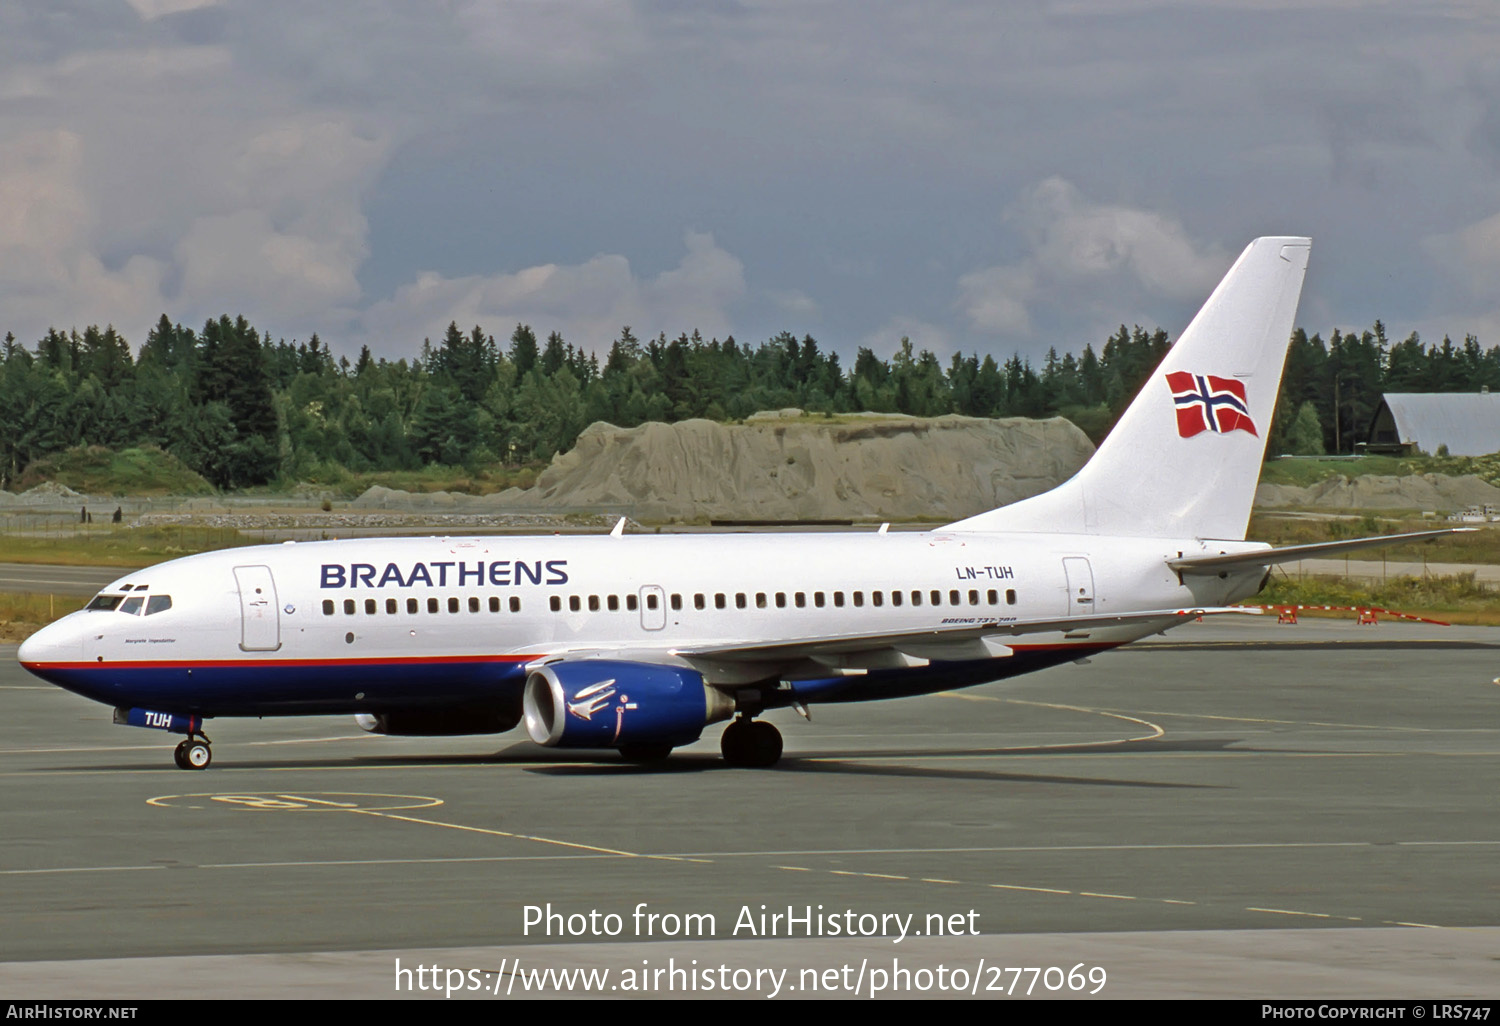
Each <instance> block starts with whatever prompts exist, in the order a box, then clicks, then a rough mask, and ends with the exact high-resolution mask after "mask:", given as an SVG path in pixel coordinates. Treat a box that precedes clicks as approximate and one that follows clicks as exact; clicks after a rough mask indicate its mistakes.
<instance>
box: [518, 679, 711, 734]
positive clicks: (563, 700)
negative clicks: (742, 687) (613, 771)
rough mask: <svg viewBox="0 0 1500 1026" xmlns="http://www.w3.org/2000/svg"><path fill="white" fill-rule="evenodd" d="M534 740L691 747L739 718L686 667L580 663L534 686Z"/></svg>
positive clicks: (530, 687) (527, 705)
mask: <svg viewBox="0 0 1500 1026" xmlns="http://www.w3.org/2000/svg"><path fill="white" fill-rule="evenodd" d="M523 707H524V709H525V719H526V733H527V734H529V735H531V740H533V741H535V742H536V743H537V744H539V745H547V746H549V747H552V746H556V747H559V748H620V747H622V746H624V745H642V744H669V745H674V746H675V745H685V744H690V743H692V742H694V741H696V740H698V735H699V734H701V733H703V728H704V727H706V726H708V725H709V724H710V723H715V722H717V721H719V720H727V719H728V718H729V717H730V716H732V715H734V699H732V698H730V697H729V696H728V695H726V694H725V693H724V692H722V691H720V690H718V689H717V688H713V687H709V686H708V685H707V684H704V683H703V675H702V674H701V673H698V672H696V671H694V670H689V669H687V668H685V667H680V666H661V665H657V664H655V663H626V662H616V661H614V660H609V659H580V660H578V661H577V662H566V661H563V662H557V663H550V664H548V665H545V666H542V667H539V668H538V669H536V670H533V671H532V672H531V675H530V676H528V677H527V678H526V697H525V700H524V702H523Z"/></svg>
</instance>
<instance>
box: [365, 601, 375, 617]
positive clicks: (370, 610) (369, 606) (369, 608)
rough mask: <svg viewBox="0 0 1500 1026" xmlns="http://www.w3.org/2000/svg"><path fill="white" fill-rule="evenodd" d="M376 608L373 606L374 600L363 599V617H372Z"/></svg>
mask: <svg viewBox="0 0 1500 1026" xmlns="http://www.w3.org/2000/svg"><path fill="white" fill-rule="evenodd" d="M376 608H377V607H376V605H375V600H374V599H365V615H366V616H374V615H375V610H376Z"/></svg>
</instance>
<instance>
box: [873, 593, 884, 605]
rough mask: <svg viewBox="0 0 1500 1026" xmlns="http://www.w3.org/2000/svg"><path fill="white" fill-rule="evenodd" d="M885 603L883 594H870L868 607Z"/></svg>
mask: <svg viewBox="0 0 1500 1026" xmlns="http://www.w3.org/2000/svg"><path fill="white" fill-rule="evenodd" d="M884 601H885V593H884V592H880V591H872V592H870V605H872V606H878V605H880V604H881V603H882V602H884Z"/></svg>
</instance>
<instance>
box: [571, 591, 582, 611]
mask: <svg viewBox="0 0 1500 1026" xmlns="http://www.w3.org/2000/svg"><path fill="white" fill-rule="evenodd" d="M581 609H583V600H582V599H580V598H579V597H578V596H577V595H569V596H568V611H569V612H570V613H576V612H578V611H579V610H581Z"/></svg>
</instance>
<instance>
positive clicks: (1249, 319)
mask: <svg viewBox="0 0 1500 1026" xmlns="http://www.w3.org/2000/svg"><path fill="white" fill-rule="evenodd" d="M1311 246H1312V243H1311V240H1309V239H1303V238H1263V239H1256V240H1255V241H1254V242H1252V243H1251V244H1250V245H1249V247H1248V248H1246V250H1245V252H1244V253H1242V254H1240V258H1239V260H1237V261H1235V264H1234V266H1233V267H1231V268H1230V269H1229V273H1228V274H1227V275H1225V276H1224V280H1223V281H1221V282H1220V283H1219V287H1218V288H1216V289H1214V292H1213V295H1211V296H1209V297H1208V302H1207V303H1205V304H1204V305H1203V309H1201V310H1199V311H1198V316H1196V317H1194V318H1193V322H1192V323H1191V324H1189V325H1188V327H1187V330H1186V331H1184V332H1183V333H1182V336H1181V337H1180V338H1179V339H1178V340H1177V342H1176V344H1175V345H1173V346H1172V348H1171V350H1170V351H1168V353H1167V355H1166V357H1165V358H1163V360H1162V362H1161V366H1159V367H1158V368H1157V369H1156V370H1155V371H1154V372H1153V373H1152V375H1151V377H1150V379H1149V380H1147V382H1146V383H1145V385H1143V386H1142V388H1141V391H1140V394H1139V395H1137V396H1136V397H1135V401H1134V402H1132V403H1131V404H1130V407H1129V409H1127V410H1126V411H1125V413H1124V415H1123V416H1121V417H1120V420H1119V422H1118V423H1117V424H1116V425H1115V426H1114V429H1113V430H1112V431H1111V432H1110V433H1109V437H1107V438H1106V439H1105V440H1104V443H1103V444H1102V445H1100V446H1099V449H1098V451H1097V452H1095V453H1094V455H1093V457H1092V458H1091V459H1090V460H1089V462H1088V463H1087V464H1085V465H1084V467H1083V469H1082V470H1080V471H1079V472H1078V473H1077V474H1075V475H1074V476H1073V477H1072V478H1070V479H1069V480H1068V481H1066V482H1064V483H1063V484H1061V485H1059V486H1058V487H1056V488H1054V489H1053V490H1052V491H1050V492H1044V493H1043V494H1041V495H1034V496H1032V497H1031V498H1029V499H1023V500H1021V501H1020V502H1017V503H1013V504H1012V505H1009V506H1004V507H1002V508H1000V509H996V510H991V511H990V512H988V513H981V514H979V515H978V516H975V517H970V518H968V519H967V520H960V521H959V522H958V523H955V524H950V525H949V526H948V528H947V529H948V530H953V531H1046V532H1064V533H1077V534H1113V535H1126V536H1136V537H1161V538H1168V537H1177V538H1187V537H1196V538H1216V539H1238V538H1244V537H1245V528H1246V526H1247V525H1248V523H1249V521H1250V505H1251V502H1252V501H1253V500H1254V498H1255V486H1256V483H1257V481H1258V479H1259V477H1260V466H1261V460H1262V459H1263V458H1264V457H1265V449H1266V434H1267V432H1269V431H1270V428H1271V415H1272V413H1273V412H1274V411H1275V408H1276V394H1277V392H1278V391H1279V390H1280V387H1281V370H1282V365H1283V364H1284V363H1285V361H1286V350H1287V344H1288V342H1289V341H1290V339H1291V334H1292V320H1293V318H1294V317H1295V316H1296V313H1297V300H1298V298H1299V297H1300V295H1301V293H1302V279H1303V276H1304V274H1305V273H1306V271H1307V257H1308V253H1309V252H1310V249H1311Z"/></svg>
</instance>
